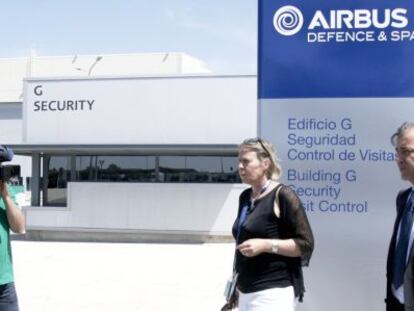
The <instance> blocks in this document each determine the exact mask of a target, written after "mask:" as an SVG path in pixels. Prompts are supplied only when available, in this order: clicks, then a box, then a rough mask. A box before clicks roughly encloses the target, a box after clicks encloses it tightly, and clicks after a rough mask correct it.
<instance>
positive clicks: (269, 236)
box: [233, 139, 314, 311]
mask: <svg viewBox="0 0 414 311" xmlns="http://www.w3.org/2000/svg"><path fill="white" fill-rule="evenodd" d="M239 174H240V177H241V179H242V181H243V182H244V183H246V184H248V185H250V186H251V187H250V188H248V189H246V190H245V191H243V193H242V194H241V195H240V199H239V209H238V213H237V218H236V220H235V222H234V225H233V236H234V238H235V239H236V255H235V270H236V272H237V273H238V280H237V288H238V293H239V302H238V307H239V311H267V310H269V311H275V310H279V311H293V310H294V309H295V305H296V302H297V301H298V300H299V301H302V298H303V294H304V292H305V288H304V282H303V274H302V265H307V264H308V263H309V259H310V257H311V254H312V251H313V246H314V241H313V235H312V231H311V228H310V225H309V222H308V219H307V217H306V212H305V210H304V208H303V206H302V203H301V201H300V199H299V198H298V196H297V195H296V194H295V193H294V191H293V190H292V189H291V188H289V187H287V186H285V185H283V184H281V183H279V182H278V178H279V176H280V174H281V167H280V163H279V161H278V159H277V157H276V152H275V149H274V148H273V146H272V145H271V144H270V143H269V142H267V141H264V140H261V139H247V140H245V141H244V142H243V143H242V144H241V145H240V149H239Z"/></svg>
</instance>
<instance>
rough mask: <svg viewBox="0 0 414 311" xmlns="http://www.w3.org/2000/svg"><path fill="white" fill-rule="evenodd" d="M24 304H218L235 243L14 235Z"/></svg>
mask: <svg viewBox="0 0 414 311" xmlns="http://www.w3.org/2000/svg"><path fill="white" fill-rule="evenodd" d="M12 248H13V258H14V271H15V279H16V287H17V291H18V296H19V301H20V307H21V311H46V310H51V311H73V310H79V311H95V310H96V311H98V310H99V311H106V310H107V311H136V310H138V311H167V310H168V311H170V310H172V311H175V310H179V311H185V310H189V311H194V310H198V311H203V310H205V311H215V310H219V309H220V307H221V306H222V305H223V303H224V297H223V290H224V286H225V283H226V280H227V278H228V276H229V275H230V273H231V269H232V261H233V249H234V245H233V244H232V243H223V244H133V243H130V244H129V243H124V244H121V243H72V242H37V241H12Z"/></svg>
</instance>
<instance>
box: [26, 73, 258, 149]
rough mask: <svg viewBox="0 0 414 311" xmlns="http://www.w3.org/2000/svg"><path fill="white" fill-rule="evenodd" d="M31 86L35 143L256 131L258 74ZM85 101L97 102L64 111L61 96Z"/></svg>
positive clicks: (221, 139)
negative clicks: (58, 106)
mask: <svg viewBox="0 0 414 311" xmlns="http://www.w3.org/2000/svg"><path fill="white" fill-rule="evenodd" d="M26 85H27V87H26V90H27V92H26V94H25V101H24V106H23V111H24V125H25V127H24V132H23V134H24V138H23V142H24V143H28V144H160V145H163V144H164V145H173V144H198V145H201V144H239V143H240V142H241V141H242V140H243V139H244V138H246V137H252V136H256V127H257V126H256V124H257V123H256V96H257V91H256V90H257V87H256V77H255V76H186V77H183V76H173V77H142V78H140V77H137V78H134V77H131V78H122V79H120V78H101V79H56V80H54V79H45V80H42V79H37V78H36V79H34V78H33V79H29V80H27V81H26ZM36 90H37V91H36ZM39 90H40V91H41V95H39V94H40V93H39V92H40V91H39ZM78 99H87V100H89V101H93V102H94V104H93V106H92V108H89V106H87V105H86V104H85V107H84V109H78V110H72V109H63V110H62V111H59V110H57V102H58V101H59V102H60V103H61V104H62V105H63V103H64V101H67V100H78ZM50 102H51V103H52V107H50V106H49V105H48V103H50ZM40 103H44V105H43V104H42V106H41V104H40ZM40 108H41V109H40ZM52 109H53V110H52Z"/></svg>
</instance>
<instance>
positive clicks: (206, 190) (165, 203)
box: [26, 182, 245, 235]
mask: <svg viewBox="0 0 414 311" xmlns="http://www.w3.org/2000/svg"><path fill="white" fill-rule="evenodd" d="M243 189H245V186H244V185H241V184H169V183H165V184H163V183H87V182H82V183H76V182H74V183H69V186H68V208H53V207H45V208H39V207H31V208H27V209H26V215H27V228H28V229H29V230H30V229H107V230H109V231H118V230H141V231H158V232H165V233H168V232H171V231H173V232H176V233H190V234H197V233H204V234H210V235H230V230H231V226H232V224H233V221H234V218H235V215H236V213H237V208H238V197H239V194H240V193H241V191H242V190H243Z"/></svg>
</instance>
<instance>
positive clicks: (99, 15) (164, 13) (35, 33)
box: [0, 0, 258, 74]
mask: <svg viewBox="0 0 414 311" xmlns="http://www.w3.org/2000/svg"><path fill="white" fill-rule="evenodd" d="M257 2H258V1H257V0H134V1H128V0H100V1H98V0H83V1H81V0H66V1H64V0H14V1H7V0H0V42H1V49H0V57H1V58H5V57H7V58H10V57H26V56H29V55H31V54H32V55H36V56H57V55H91V54H92V55H96V54H128V53H151V52H184V53H187V54H189V55H192V56H194V57H196V58H199V59H201V60H203V61H204V62H205V64H206V66H207V67H208V68H209V69H210V70H212V71H213V72H215V73H228V74H232V73H239V74H255V73H256V71H257V64H256V63H257V59H256V58H257Z"/></svg>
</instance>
